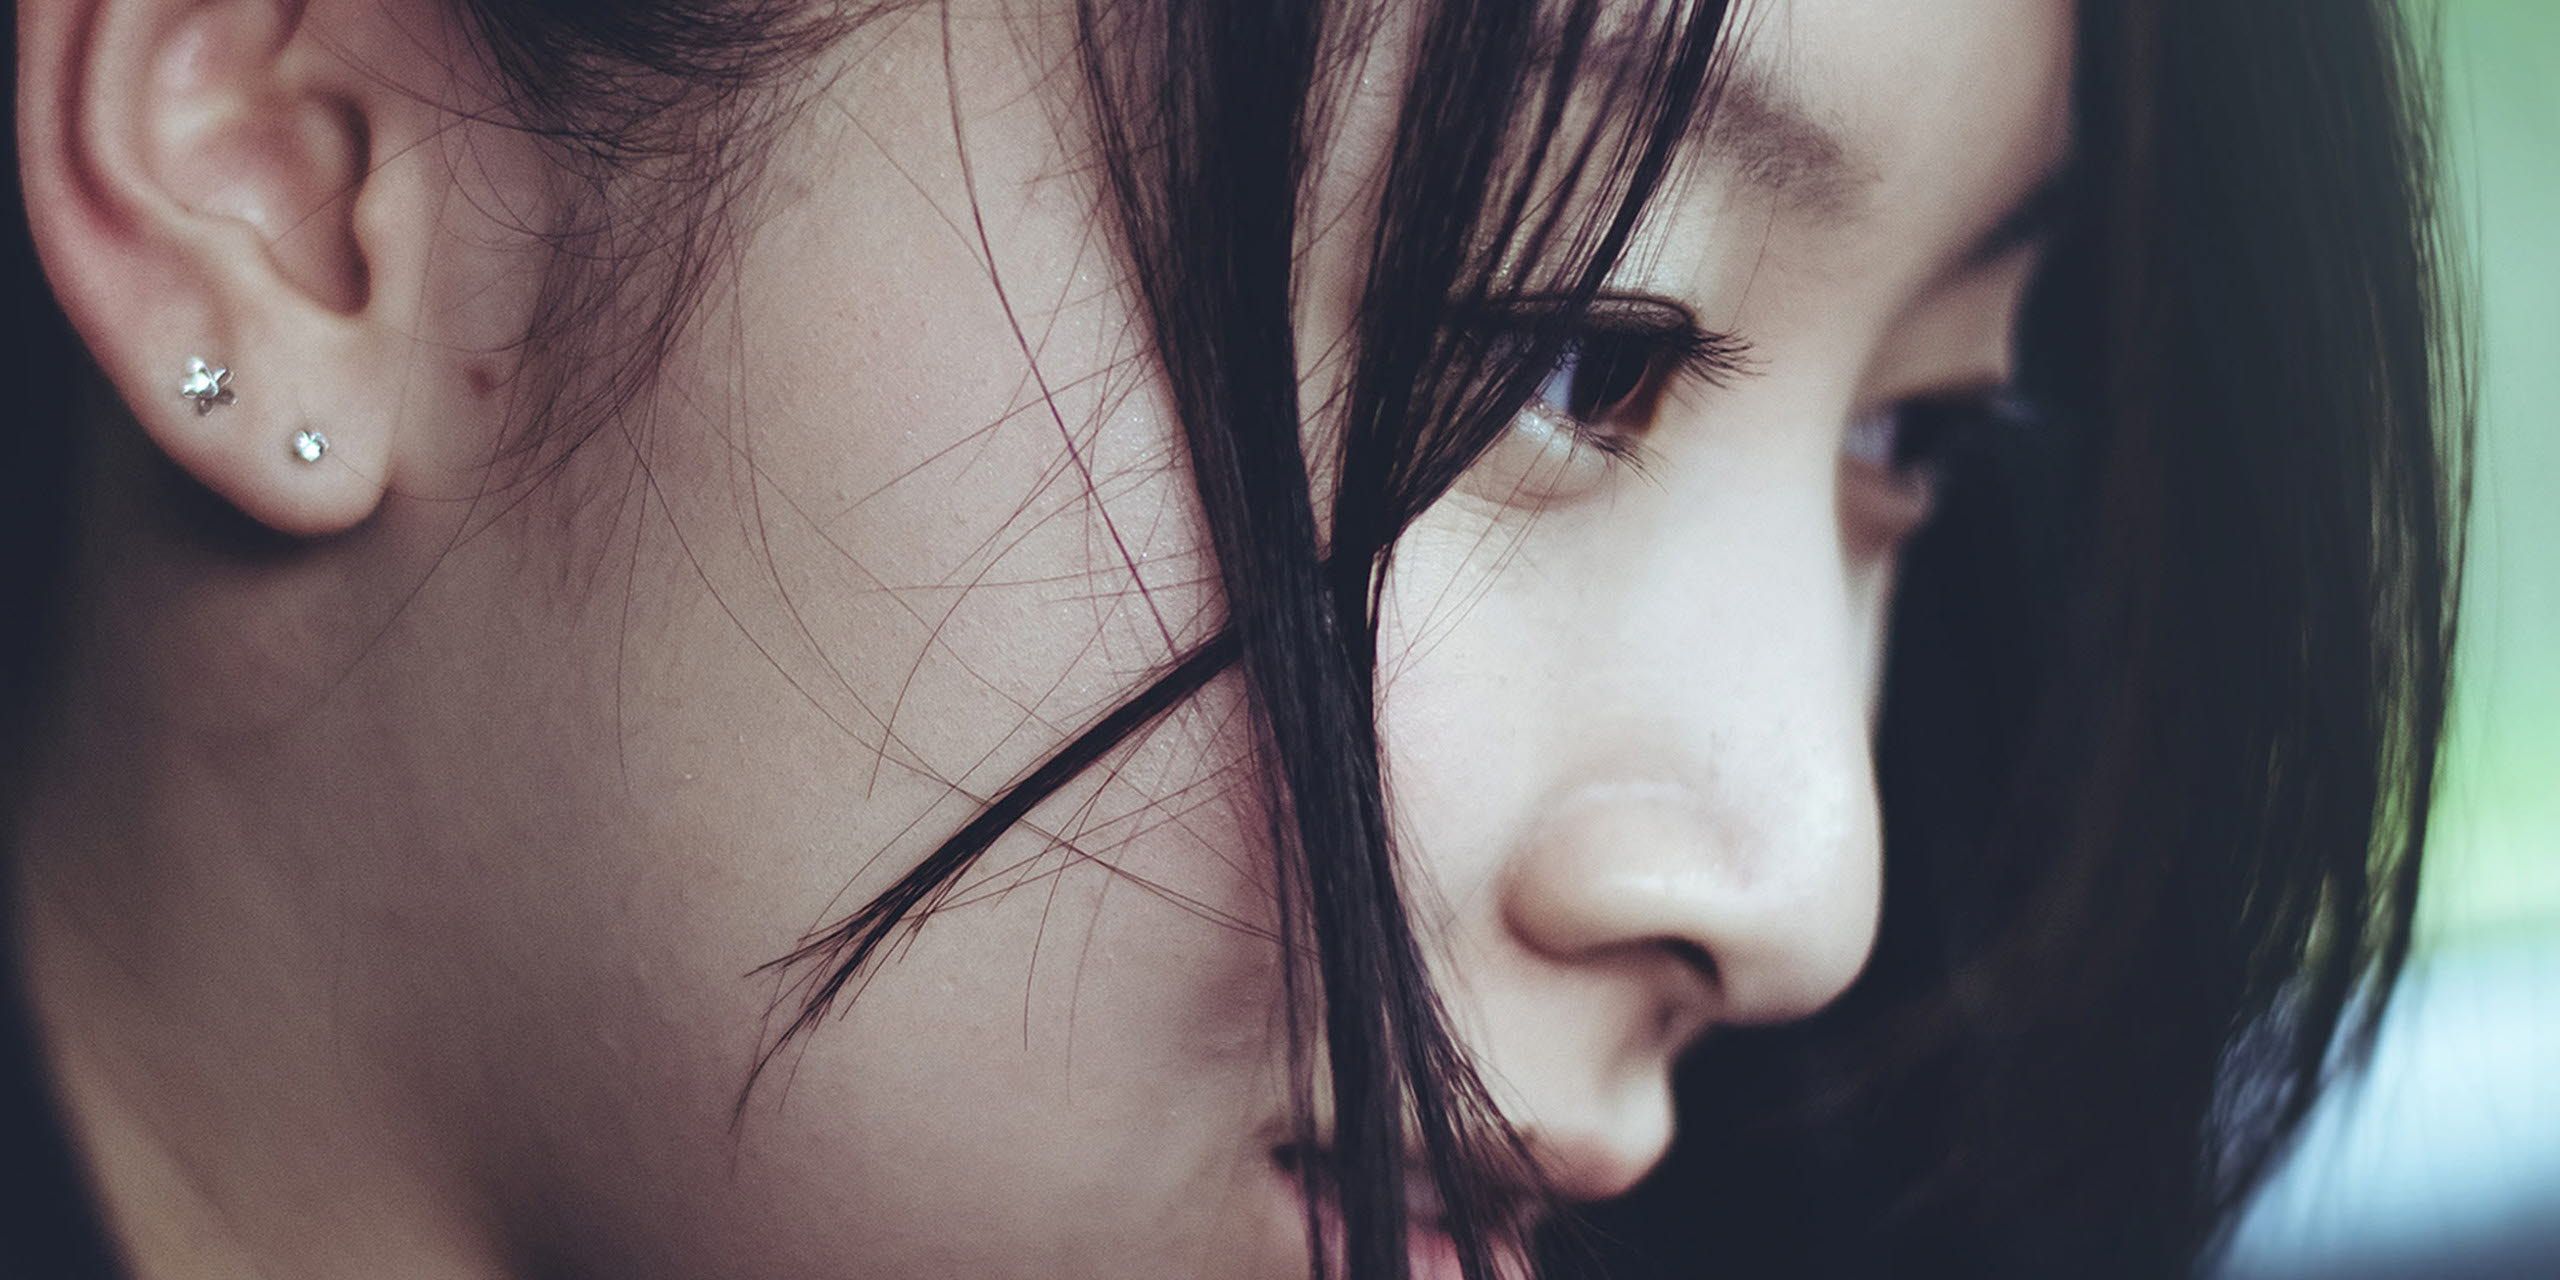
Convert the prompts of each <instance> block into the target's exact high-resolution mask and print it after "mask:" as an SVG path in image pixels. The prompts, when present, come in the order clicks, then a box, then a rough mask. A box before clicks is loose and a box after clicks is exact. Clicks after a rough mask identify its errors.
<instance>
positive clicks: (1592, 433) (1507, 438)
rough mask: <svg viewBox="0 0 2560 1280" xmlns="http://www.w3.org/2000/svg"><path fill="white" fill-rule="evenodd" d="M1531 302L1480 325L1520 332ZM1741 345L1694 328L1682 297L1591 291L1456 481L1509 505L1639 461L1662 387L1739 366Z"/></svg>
mask: <svg viewBox="0 0 2560 1280" xmlns="http://www.w3.org/2000/svg"><path fill="white" fill-rule="evenodd" d="M1537 306H1538V304H1536V303H1529V304H1524V305H1523V307H1522V308H1521V310H1519V311H1517V312H1514V313H1512V314H1509V315H1498V316H1496V317H1494V318H1493V320H1492V321H1491V322H1490V324H1489V326H1488V327H1490V328H1492V329H1493V330H1495V331H1496V332H1497V333H1500V332H1506V331H1507V332H1510V333H1514V334H1519V333H1525V332H1527V331H1528V330H1530V329H1532V328H1533V327H1534V326H1535V324H1536V323H1537V322H1538V320H1539V319H1541V318H1542V317H1540V316H1539V315H1538V314H1537ZM1519 342H1520V345H1521V346H1524V347H1525V346H1526V345H1527V340H1526V339H1525V338H1522V339H1520V340H1519ZM1744 350H1745V348H1744V344H1743V343H1742V342H1741V340H1739V339H1737V338H1732V337H1728V336H1725V335H1720V334H1711V333H1708V332H1706V331H1704V330H1702V329H1701V328H1699V326H1698V324H1697V321H1696V318H1695V317H1694V316H1693V315H1692V314H1691V313H1690V311H1689V309H1688V308H1687V307H1685V306H1682V305H1681V304H1679V303H1677V302H1673V301H1671V300H1669V299H1667V298H1657V297H1652V296H1648V295H1639V294H1619V295H1604V296H1602V297H1600V298H1598V299H1595V300H1594V301H1593V302H1592V304H1591V306H1590V308H1589V309H1588V311H1587V313H1585V314H1584V315H1582V316H1581V317H1580V318H1579V322H1578V324H1577V325H1576V327H1575V329H1574V331H1573V332H1572V333H1571V335H1570V336H1569V337H1567V339H1566V340H1565V343H1564V345H1563V348H1562V349H1561V350H1560V351H1558V352H1557V354H1556V358H1555V360H1554V362H1553V363H1552V364H1550V365H1548V366H1547V368H1546V370H1545V372H1544V373H1543V374H1542V375H1541V376H1540V377H1539V379H1538V382H1537V386H1536V390H1535V391H1534V392H1533V393H1532V394H1531V396H1530V398H1529V401H1528V403H1526V404H1525V405H1523V406H1522V407H1521V409H1520V411H1519V413H1517V414H1516V415H1514V416H1513V419H1512V421H1511V424H1510V427H1509V429H1508V430H1506V431H1505V432H1504V433H1503V434H1502V435H1501V436H1500V437H1498V438H1497V439H1496V440H1495V441H1494V443H1493V445H1492V446H1491V447H1489V448H1488V449H1486V451H1485V453H1484V455H1483V456H1482V458H1480V459H1479V461H1478V462H1477V465H1476V467H1475V468H1474V469H1473V470H1472V471H1470V472H1469V473H1468V476H1467V478H1466V480H1465V481H1463V482H1462V483H1463V485H1464V486H1465V487H1466V488H1468V489H1471V490H1472V491H1474V492H1475V493H1476V494H1478V495H1479V496H1481V497H1485V498H1489V499H1492V500H1494V501H1498V502H1502V503H1506V504H1513V505H1519V504H1523V503H1527V504H1532V505H1535V504H1541V503H1546V502H1552V501H1557V500H1561V499H1567V498H1572V497H1575V496H1578V495H1580V494H1582V493H1585V492H1588V491H1590V490H1591V489H1592V488H1594V487H1596V486H1597V485H1598V484H1599V483H1600V482H1601V481H1602V480H1604V479H1606V478H1607V476H1608V475H1609V473H1610V470H1611V468H1612V467H1613V466H1614V465H1616V464H1617V463H1620V462H1627V463H1631V464H1634V465H1638V466H1641V465H1642V463H1643V457H1642V444H1643V440H1644V436H1645V433H1646V431H1647V430H1648V429H1649V428H1650V427H1651V425H1652V418H1653V416H1654V410H1655V406H1656V405H1657V404H1658V402H1659V401H1660V399H1661V397H1662V395H1663V393H1664V392H1665V390H1666V389H1668V388H1669V387H1670V386H1671V385H1672V384H1674V383H1675V382H1677V381H1678V380H1680V379H1682V378H1684V377H1686V378H1696V379H1699V380H1701V381H1705V382H1709V383H1713V382H1718V381H1721V380H1722V379H1724V378H1725V377H1726V376H1728V375H1729V374H1731V373H1733V372H1735V371H1737V370H1738V369H1739V368H1740V367H1741V359H1742V353H1743V351H1744Z"/></svg>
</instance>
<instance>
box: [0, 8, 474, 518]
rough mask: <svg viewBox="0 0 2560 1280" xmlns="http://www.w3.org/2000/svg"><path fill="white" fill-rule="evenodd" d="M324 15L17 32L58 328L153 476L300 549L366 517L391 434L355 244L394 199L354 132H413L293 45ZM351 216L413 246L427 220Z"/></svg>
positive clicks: (273, 11)
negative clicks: (163, 469)
mask: <svg viewBox="0 0 2560 1280" xmlns="http://www.w3.org/2000/svg"><path fill="white" fill-rule="evenodd" d="M338 8H339V6H336V5H334V4H331V3H329V0H47V2H46V3H43V4H32V5H24V6H21V7H20V12H19V15H18V17H19V21H20V24H21V27H20V68H19V76H20V86H19V87H20V102H21V110H20V121H19V125H20V136H19V149H20V156H21V163H22V165H23V169H24V172H23V175H22V181H23V183H24V187H25V191H26V203H27V214H28V221H29V225H30V228H31V230H32V231H33V232H34V236H35V241H36V247H37V251H38V255H39V257H40V258H41V259H42V261H43V263H44V266H45V271H46V274H47V276H48V277H49V278H50V280H51V283H52V284H53V287H54V289H55V292H56V294H57V295H58V297H59V298H60V300H61V302H62V306H63V310H64V313H65V314H66V315H67V316H69V318H70V319H71V321H72V324H73V325H74V327H75V328H77V329H78V330H79V332H80V335H81V337H82V339H83V340H84V342H85V343H86V345H87V346H88V347H89V349H90V351H91V352H92V353H93V355H94V356H95V357H96V358H97V361H98V363H99V365H100V367H101V368H102V369H103V370H104V371H105V373H106V374H107V376H108V378H109V380H110V381H111V382H112V383H113V384H114V385H115V387H116V388H117V390H118V391H119V392H120V393H121V396H122V398H123V400H124V402H125V403H126V405H127V406H128V407H129V408H130V409H131V410H132V413H133V416H134V418H135V419H136V421H137V422H138V423H139V424H140V425H141V426H142V428H143V430H144V432H145V433H146V434H147V435H148V436H149V437H150V439H151V440H152V442H153V443H154V444H155V445H156V446H157V447H158V448H159V449H160V450H161V451H162V452H163V453H165V454H166V455H168V457H169V458H170V459H171V460H172V461H174V462H176V463H177V464H178V465H179V466H180V467H181V468H182V469H184V470H185V471H186V472H187V473H188V474H190V475H192V476H193V477H194V478H195V479H196V480H197V481H198V482H200V483H202V484H203V485H205V486H206V487H207V488H209V489H211V490H212V491H213V492H214V493H216V494H217V495H219V496H221V497H222V498H223V499H225V500H226V501H228V502H230V503H231V504H232V505H234V506H236V507H238V508H239V509H240V510H241V511H242V512H244V513H245V514H247V515H249V516H250V517H251V518H253V519H256V520H258V521H260V522H262V523H265V524H267V525H269V526H271V527H273V528H276V529H278V530H280V531H283V532H286V533H291V534H296V535H302V536H318V535H325V534H329V533H334V532H338V531H341V530H344V529H346V528H349V527H351V526H352V525H354V524H356V523H358V522H361V521H362V520H364V519H365V518H366V517H367V516H368V515H369V514H370V513H371V512H372V511H373V510H374V509H375V507H376V506H377V505H378V504H379V503H380V501H381V499H382V496H383V494H384V492H385V490H386V488H387V487H388V485H389V483H390V477H391V473H392V469H393V464H394V448H393V446H394V443H395V441H394V440H393V434H394V429H395V426H396V425H397V423H398V422H399V420H400V419H401V417H402V414H401V412H400V408H401V406H400V405H399V403H398V402H397V400H396V398H395V397H396V396H397V395H398V394H399V392H398V391H396V390H390V389H387V388H386V386H385V383H386V380H385V379H382V378H380V377H379V376H372V375H369V374H368V373H367V372H366V370H367V369H368V367H370V368H372V369H375V370H378V369H379V368H380V367H381V365H382V363H383V362H384V358H385V356H386V354H387V348H386V343H387V341H388V340H389V339H388V337H387V336H386V334H385V332H384V329H385V324H384V317H383V315H382V313H381V308H380V304H381V303H382V302H383V298H382V297H381V292H382V290H381V287H380V286H381V281H380V279H379V273H378V272H377V271H376V266H375V263H374V261H373V260H372V259H373V257H374V256H375V255H374V254H372V253H370V252H369V250H370V249H372V248H373V247H374V246H371V245H369V244H368V242H367V236H366V235H365V234H364V231H365V228H366V226H367V225H368V224H367V216H368V209H367V207H366V206H367V205H368V203H382V201H377V200H376V195H377V192H376V191H375V190H374V188H376V187H380V186H386V185H396V184H391V183H386V182H383V181H380V180H378V179H379V175H378V174H377V172H376V171H375V169H374V168H373V165H372V158H373V154H374V150H375V139H376V137H377V134H378V129H377V121H376V120H375V119H374V118H373V115H374V114H375V113H377V112H398V111H403V110H409V111H412V112H414V111H416V110H419V109H420V108H419V107H418V106H417V104H416V103H415V102H414V100H412V99H410V98H406V97H403V96H401V95H400V94H399V93H398V92H396V91H394V90H392V89H390V88H389V87H388V86H385V85H382V84H381V83H380V82H379V81H378V80H376V79H368V77H367V76H366V74H365V72H364V71H363V70H362V69H360V68H358V67H356V66H354V65H352V64H351V63H350V62H349V60H348V57H347V55H346V54H345V52H344V51H343V48H342V43H341V42H340V41H338V40H337V39H335V33H319V32H314V31H312V30H310V28H311V26H312V25H313V24H314V23H315V22H316V21H318V20H319V17H318V14H319V11H322V10H329V11H332V12H334V11H336V10H337V9H338ZM349 12H353V10H352V9H350V10H349ZM416 194H417V193H416V192H414V191H400V192H395V193H394V194H393V195H392V196H390V197H386V198H385V199H386V200H387V202H388V203H389V204H391V205H396V206H401V207H402V208H407V207H413V206H415V205H416V204H417V203H418V201H417V200H416V198H415V197H416ZM371 212H372V214H374V215H375V217H374V221H375V222H378V223H380V224H382V225H386V226H392V227H396V228H399V229H400V230H399V231H398V232H397V234H406V235H413V236H416V237H425V236H427V235H429V234H431V227H432V222H433V219H432V218H431V217H419V218H414V219H406V218H403V219H397V220H395V219H388V218H383V217H381V216H380V215H381V214H382V213H384V212H385V210H383V209H375V210H372V211H371ZM393 252H394V256H395V257H398V256H402V255H401V247H400V246H394V247H393ZM405 257H406V259H407V260H408V261H417V260H420V259H422V258H423V257H424V254H423V252H419V251H415V250H414V248H412V250H411V251H409V252H407V253H406V255H405ZM224 371H227V375H226V374H225V373H224ZM321 441H325V444H321V443H319V442H321Z"/></svg>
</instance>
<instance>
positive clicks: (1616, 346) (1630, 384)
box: [1556, 337, 1646, 422]
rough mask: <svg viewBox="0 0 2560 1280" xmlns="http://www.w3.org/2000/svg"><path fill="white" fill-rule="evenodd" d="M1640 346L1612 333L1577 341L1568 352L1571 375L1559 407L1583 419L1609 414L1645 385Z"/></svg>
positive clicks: (1643, 361)
mask: <svg viewBox="0 0 2560 1280" xmlns="http://www.w3.org/2000/svg"><path fill="white" fill-rule="evenodd" d="M1640 346H1641V344H1639V343H1635V342H1630V341H1627V340H1625V339H1623V338H1609V337H1589V338H1584V339H1582V340H1581V341H1579V342H1576V343H1575V344H1574V346H1573V349H1572V350H1571V351H1569V352H1567V353H1566V354H1565V364H1566V367H1567V368H1568V369H1569V370H1570V377H1569V378H1568V379H1567V381H1566V391H1565V398H1564V400H1563V401H1562V402H1560V403H1558V404H1557V405H1556V407H1557V408H1559V409H1562V410H1564V411H1565V412H1566V413H1568V414H1570V415H1572V416H1573V417H1574V418H1575V419H1576V420H1578V421H1582V422H1596V421H1598V420H1600V419H1602V418H1605V417H1607V416H1609V413H1610V411H1612V410H1614V409H1616V408H1618V407H1619V406H1620V405H1622V404H1624V403H1625V402H1626V400H1627V399H1628V398H1629V397H1631V396H1633V395H1635V393H1636V391H1637V390H1638V389H1639V388H1641V387H1642V386H1643V385H1644V375H1645V365H1646V361H1645V355H1644V352H1643V351H1642V350H1641V349H1640Z"/></svg>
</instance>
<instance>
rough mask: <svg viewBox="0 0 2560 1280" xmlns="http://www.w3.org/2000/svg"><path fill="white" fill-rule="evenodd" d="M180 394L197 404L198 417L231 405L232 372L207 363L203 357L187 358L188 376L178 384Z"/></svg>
mask: <svg viewBox="0 0 2560 1280" xmlns="http://www.w3.org/2000/svg"><path fill="white" fill-rule="evenodd" d="M178 394H179V395H182V396H185V397H186V398H188V399H189V400H193V401H195V402H196V416H197V417H203V416H204V415H205V414H208V413H211V412H213V407H214V406H215V405H218V404H229V403H231V400H232V395H231V370H229V369H227V368H224V367H222V366H220V365H213V364H207V363H205V359H204V357H203V356H188V357H187V376H186V378H185V379H184V380H183V381H181V382H179V383H178Z"/></svg>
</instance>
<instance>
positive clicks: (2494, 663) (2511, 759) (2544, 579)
mask: <svg viewBox="0 0 2560 1280" xmlns="http://www.w3.org/2000/svg"><path fill="white" fill-rule="evenodd" d="M2411 12H2412V16H2413V17H2414V18H2415V19H2416V20H2417V22H2418V23H2419V24H2420V30H2422V31H2424V30H2427V29H2428V28H2429V26H2430V25H2432V27H2433V29H2434V31H2435V33H2436V37H2437V44H2438V48H2439V51H2440V54H2441V57H2442V59H2443V62H2444V70H2445V81H2444V88H2445V119H2444V135H2443V140H2444V149H2445V160H2446V169H2447V175H2446V176H2447V179H2448V185H2449V188H2450V189H2449V191H2448V193H2447V194H2448V196H2449V197H2450V198H2449V200H2448V203H2447V208H2448V210H2449V211H2450V213H2451V215H2452V223H2453V226H2454V228H2455V232H2456V249H2457V252H2458V254H2459V255H2460V256H2461V258H2462V259H2465V260H2467V261H2468V262H2469V264H2470V267H2471V271H2472V275H2473V281H2474V285H2473V288H2474V295H2473V296H2474V299H2475V301H2476V302H2477V305H2478V317H2479V330H2478V356H2479V369H2480V383H2479V391H2480V436H2479V452H2478V455H2477V459H2476V463H2477V469H2476V471H2475V473H2474V475H2473V483H2474V495H2475V502H2476V504H2477V505H2476V506H2475V508H2474V510H2473V513H2472V522H2471V539H2472V542H2471V560H2470V566H2469V569H2468V573H2469V581H2468V583H2467V585H2466V589H2465V592H2464V599H2463V618H2462V627H2463V634H2462V645H2461V649H2460V652H2459V656H2458V662H2459V664H2460V665H2459V669H2458V672H2457V674H2456V676H2455V710H2454V724H2453V730H2452V736H2451V751H2450V753H2449V758H2448V761H2447V767H2446V770H2445V774H2444V791H2443V793H2442V803H2441V807H2440V809H2439V810H2438V817H2437V820H2436V823H2435V830H2434V839H2433V841H2432V842H2431V846H2430V848H2429V851H2428V857H2429V859H2430V860H2431V862H2432V865H2431V866H2430V868H2429V869H2428V872H2427V878H2426V883H2425V885H2424V887H2423V888H2422V889H2421V891H2420V895H2419V903H2420V912H2419V915H2420V925H2419V940H2420V945H2421V946H2426V947H2443V946H2449V945H2460V944H2464V943H2468V942H2473V941H2482V942H2486V941H2490V940H2493V939H2499V938H2512V937H2514V935H2516V934H2518V933H2523V932H2534V933H2542V934H2546V935H2550V934H2560V0H2425V2H2424V3H2419V4H2415V5H2413V6H2412V10H2411Z"/></svg>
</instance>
